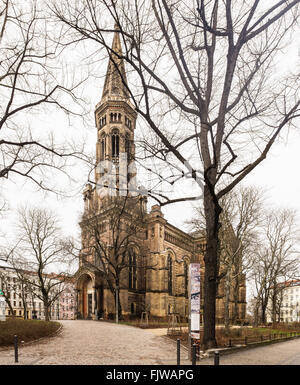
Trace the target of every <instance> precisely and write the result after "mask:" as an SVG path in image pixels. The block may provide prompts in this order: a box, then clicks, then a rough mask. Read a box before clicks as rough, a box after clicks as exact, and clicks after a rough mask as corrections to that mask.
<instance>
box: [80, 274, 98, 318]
mask: <svg viewBox="0 0 300 385" xmlns="http://www.w3.org/2000/svg"><path fill="white" fill-rule="evenodd" d="M93 287H94V284H93V280H92V277H91V276H90V275H89V274H83V275H82V276H81V277H80V278H79V280H78V290H79V304H78V312H79V313H80V316H81V317H82V318H84V319H91V318H92V315H93V292H94V290H93Z"/></svg>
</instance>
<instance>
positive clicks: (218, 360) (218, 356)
mask: <svg viewBox="0 0 300 385" xmlns="http://www.w3.org/2000/svg"><path fill="white" fill-rule="evenodd" d="M219 364H220V354H219V352H215V365H219Z"/></svg>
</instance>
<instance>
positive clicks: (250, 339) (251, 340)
mask: <svg viewBox="0 0 300 385" xmlns="http://www.w3.org/2000/svg"><path fill="white" fill-rule="evenodd" d="M299 336H300V331H299V332H288V333H268V334H261V335H259V336H244V337H239V338H229V339H228V340H227V343H226V346H227V347H233V346H240V345H250V344H257V343H261V342H265V341H277V340H284V339H288V338H293V337H299Z"/></svg>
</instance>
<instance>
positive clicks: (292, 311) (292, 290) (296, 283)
mask: <svg viewBox="0 0 300 385" xmlns="http://www.w3.org/2000/svg"><path fill="white" fill-rule="evenodd" d="M278 288H279V290H277V291H278V295H277V313H278V314H279V313H280V322H286V323H291V322H300V280H291V281H286V282H282V283H280V284H279V285H278ZM267 321H268V322H272V306H271V304H270V303H269V304H268V313H267Z"/></svg>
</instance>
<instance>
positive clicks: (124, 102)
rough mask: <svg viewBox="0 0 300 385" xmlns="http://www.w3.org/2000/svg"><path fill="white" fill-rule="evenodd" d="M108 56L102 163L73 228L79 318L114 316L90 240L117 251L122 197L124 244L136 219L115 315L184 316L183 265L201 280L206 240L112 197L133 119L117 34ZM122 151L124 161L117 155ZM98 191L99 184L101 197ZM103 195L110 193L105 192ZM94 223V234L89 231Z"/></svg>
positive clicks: (99, 117)
mask: <svg viewBox="0 0 300 385" xmlns="http://www.w3.org/2000/svg"><path fill="white" fill-rule="evenodd" d="M113 50H114V52H116V54H112V55H111V57H110V59H109V64H108V68H107V74H106V79H105V84H104V89H103V94H102V99H101V101H100V103H98V104H97V105H96V109H95V120H96V127H97V133H98V134H97V143H96V164H97V165H98V164H99V163H100V162H102V163H101V165H102V166H101V167H97V168H96V172H95V181H96V185H95V186H92V185H91V184H88V185H87V186H86V188H85V190H84V192H83V198H84V201H85V206H84V213H83V216H82V220H81V223H80V226H81V230H82V250H81V254H80V266H79V270H78V271H77V273H76V275H75V277H76V280H77V293H78V317H79V318H84V319H86V318H93V319H97V318H99V317H107V316H109V315H110V314H114V313H115V296H114V287H112V286H115V282H114V281H113V279H112V276H110V278H111V279H110V281H109V280H108V279H107V278H108V275H107V270H106V269H107V268H108V265H109V262H108V261H107V262H105V263H104V264H100V265H99V261H97V252H96V251H95V250H96V246H95V244H96V243H97V242H96V238H97V239H98V241H99V242H100V243H101V244H102V245H98V248H101V247H102V248H103V245H105V250H104V249H103V250H102V251H100V252H99V250H98V255H100V254H101V252H103V254H105V253H109V252H110V253H112V254H111V255H112V257H111V258H115V259H116V258H117V257H116V255H115V254H114V255H113V250H115V248H116V247H115V248H114V246H112V245H115V238H116V234H113V231H114V225H113V223H112V222H113V221H112V219H111V218H112V217H113V215H114V214H113V213H114V212H115V211H114V210H115V209H116V207H117V206H118V202H119V201H120V202H124V200H125V199H127V203H126V210H124V212H123V213H122V218H121V217H120V222H122V226H123V227H122V226H121V227H122V228H123V230H119V231H120V234H121V233H122V234H123V238H124V239H125V238H126V237H125V236H124V228H126V226H127V228H128V226H129V228H131V227H132V224H134V226H136V223H137V222H138V221H140V226H139V228H138V229H136V231H135V232H133V233H132V234H131V235H130V237H129V236H128V237H127V238H128V239H127V241H128V242H127V249H126V248H124V250H123V253H124V256H125V265H124V266H123V267H124V268H123V269H122V272H121V273H120V280H119V284H118V287H119V293H120V295H119V301H120V303H121V307H122V314H123V315H130V314H133V315H137V316H140V315H141V313H142V312H144V311H148V312H149V313H150V315H151V316H156V317H167V316H168V314H170V313H180V315H181V316H186V317H187V316H188V291H187V287H188V265H189V263H191V262H199V263H200V264H201V271H202V278H203V271H204V263H203V252H204V249H205V238H204V237H203V236H195V235H191V234H188V233H186V232H184V231H182V230H180V229H178V228H177V227H175V226H173V225H172V224H170V223H169V222H168V221H167V220H166V219H165V218H164V215H163V213H162V211H161V208H160V206H159V205H154V206H152V209H151V211H150V212H147V208H146V207H147V199H146V197H145V196H143V195H142V194H139V193H138V194H131V193H129V196H126V198H125V197H124V194H123V197H122V198H120V197H119V196H120V195H122V192H124V191H125V190H126V188H125V189H123V186H126V183H124V173H122V165H121V162H120V160H121V157H122V156H123V160H124V159H125V158H126V161H127V163H128V164H130V162H131V160H132V159H134V156H135V144H134V130H135V125H136V119H137V114H136V111H135V109H134V107H133V105H132V103H131V102H130V98H129V95H128V90H127V79H126V72H125V65H124V63H123V60H122V59H120V57H121V56H122V50H121V44H120V38H119V34H118V32H117V31H116V32H115V35H114V39H113ZM124 153H125V158H124V155H122V154H124ZM105 162H107V164H106V163H105ZM111 164H113V165H114V166H115V170H113V172H112V170H111V169H110V171H111V173H112V174H114V175H115V180H114V183H111V182H110V181H109V180H106V179H105V178H106V177H107V170H108V169H109V167H110V165H111ZM129 174H130V175H129ZM125 175H126V178H125V182H128V180H134V175H135V170H134V169H133V168H131V169H129V171H128V170H127V171H126V172H125ZM100 182H101V183H100ZM97 186H98V187H99V186H102V187H101V188H102V192H101V188H100V189H99V188H97ZM108 190H109V191H110V194H108V193H107V191H108ZM120 204H121V205H122V203H120ZM138 211H139V213H138ZM95 224H96V227H97V234H98V235H97V236H96V235H95V233H94V232H95ZM92 232H93V234H92ZM125 232H126V231H125ZM109 247H110V248H111V250H110V251H109V250H108V249H109ZM125 249H126V250H125ZM99 253H100V254H99ZM119 257H120V256H119ZM98 259H99V258H98ZM133 260H134V262H133ZM126 261H127V262H126ZM126 263H127V266H126ZM202 282H203V279H202ZM202 293H203V290H202ZM220 298H222V295H221V297H220ZM202 301H203V299H202ZM219 302H220V301H219V300H218V302H217V310H218V315H217V317H218V318H219V319H220V320H221V319H222V315H221V313H220V312H222V311H223V310H222V303H219ZM221 302H222V300H221ZM239 312H240V318H241V317H244V314H245V288H244V282H243V283H242V284H241V290H240V310H239Z"/></svg>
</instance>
